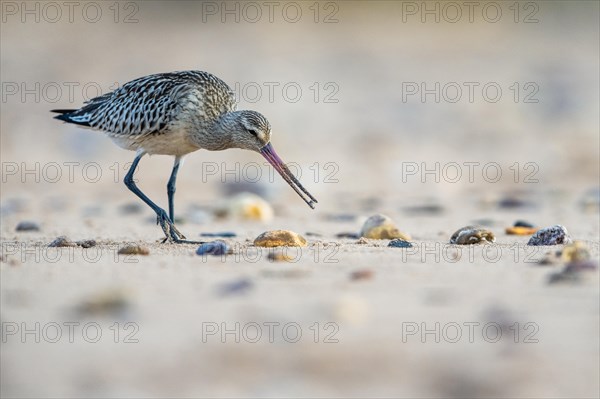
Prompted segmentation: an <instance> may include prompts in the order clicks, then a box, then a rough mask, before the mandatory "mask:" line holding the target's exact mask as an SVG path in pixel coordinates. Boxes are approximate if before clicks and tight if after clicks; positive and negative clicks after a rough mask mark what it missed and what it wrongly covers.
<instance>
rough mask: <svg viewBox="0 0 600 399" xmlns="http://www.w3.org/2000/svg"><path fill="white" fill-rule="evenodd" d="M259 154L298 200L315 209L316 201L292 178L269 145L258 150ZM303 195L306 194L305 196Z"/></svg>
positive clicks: (294, 177)
mask: <svg viewBox="0 0 600 399" xmlns="http://www.w3.org/2000/svg"><path fill="white" fill-rule="evenodd" d="M260 153H261V154H262V156H263V157H265V159H266V160H267V161H269V163H270V164H271V165H273V168H275V170H276V171H277V172H278V173H279V174H280V175H281V177H283V180H285V181H286V182H287V183H288V184H289V185H290V187H292V188H293V189H294V191H295V192H296V193H297V194H298V195H299V196H300V198H302V199H303V200H304V202H306V203H307V204H308V206H310V207H311V208H312V209H315V204H316V203H317V202H318V201H317V200H316V199H315V197H313V196H312V195H311V194H310V193H309V192H308V191H307V190H306V189H305V188H304V187H303V186H302V184H300V182H299V181H298V179H296V176H294V175H293V174H292V172H290V170H289V169H288V167H287V166H286V165H285V163H283V161H282V160H281V158H279V156H278V155H277V153H276V152H275V150H274V149H273V146H272V145H271V143H269V144H267V145H265V146H264V147H263V148H262V149H261V150H260ZM304 194H306V196H305V195H304ZM306 197H308V198H306Z"/></svg>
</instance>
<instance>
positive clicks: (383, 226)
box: [360, 214, 410, 241]
mask: <svg viewBox="0 0 600 399" xmlns="http://www.w3.org/2000/svg"><path fill="white" fill-rule="evenodd" d="M360 236H361V237H365V238H372V239H378V240H381V239H383V240H391V239H394V238H400V239H402V240H406V241H408V240H410V236H409V235H408V234H404V233H402V232H401V231H400V230H398V228H397V227H396V226H395V225H394V222H393V221H392V219H390V218H389V217H387V216H385V215H381V214H377V215H373V216H371V217H369V218H368V219H367V220H366V222H365V223H364V225H363V227H362V229H361V231H360Z"/></svg>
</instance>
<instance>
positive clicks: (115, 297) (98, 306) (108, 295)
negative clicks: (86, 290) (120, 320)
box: [77, 290, 130, 315]
mask: <svg viewBox="0 0 600 399" xmlns="http://www.w3.org/2000/svg"><path fill="white" fill-rule="evenodd" d="M129 305H130V304H129V300H128V298H127V296H126V295H125V293H124V292H123V291H121V290H108V291H106V292H102V293H99V294H96V295H94V296H92V297H90V298H88V299H87V300H85V301H84V302H83V303H82V304H81V305H79V306H78V307H77V311H78V312H79V313H81V314H82V315H103V314H113V315H115V314H120V313H123V312H124V311H125V310H127V308H128V307H129Z"/></svg>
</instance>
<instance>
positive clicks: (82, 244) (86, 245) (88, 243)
mask: <svg viewBox="0 0 600 399" xmlns="http://www.w3.org/2000/svg"><path fill="white" fill-rule="evenodd" d="M75 244H77V245H78V246H80V247H82V248H91V247H95V246H96V244H97V243H96V240H81V241H76V242H75Z"/></svg>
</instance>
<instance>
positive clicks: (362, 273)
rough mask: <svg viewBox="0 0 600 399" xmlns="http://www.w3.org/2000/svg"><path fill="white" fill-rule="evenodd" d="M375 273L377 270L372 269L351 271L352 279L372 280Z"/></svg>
mask: <svg viewBox="0 0 600 399" xmlns="http://www.w3.org/2000/svg"><path fill="white" fill-rule="evenodd" d="M374 275H375V272H373V270H370V269H362V270H356V271H354V272H352V273H350V280H370V279H372V278H373V276H374Z"/></svg>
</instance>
